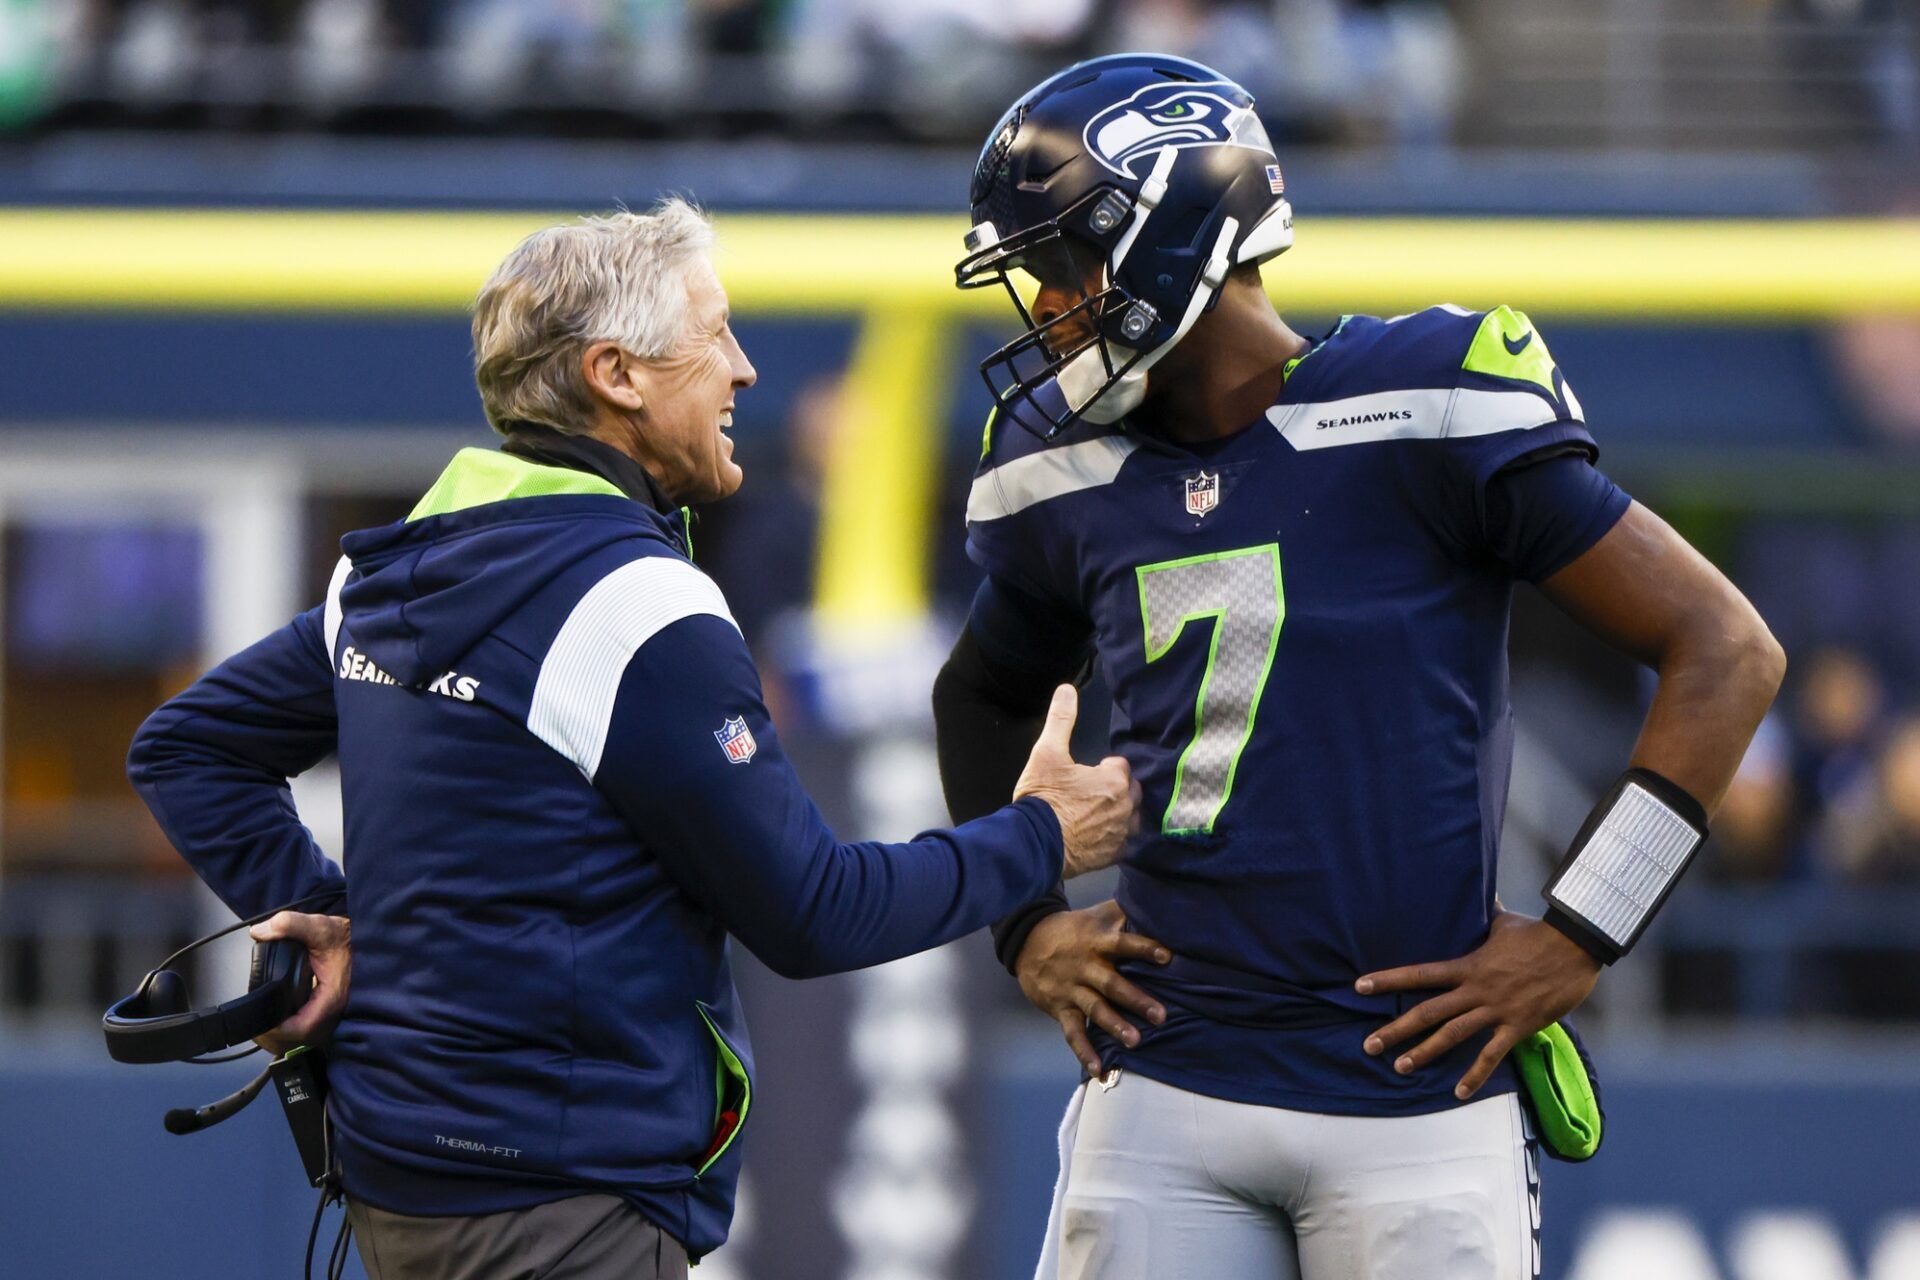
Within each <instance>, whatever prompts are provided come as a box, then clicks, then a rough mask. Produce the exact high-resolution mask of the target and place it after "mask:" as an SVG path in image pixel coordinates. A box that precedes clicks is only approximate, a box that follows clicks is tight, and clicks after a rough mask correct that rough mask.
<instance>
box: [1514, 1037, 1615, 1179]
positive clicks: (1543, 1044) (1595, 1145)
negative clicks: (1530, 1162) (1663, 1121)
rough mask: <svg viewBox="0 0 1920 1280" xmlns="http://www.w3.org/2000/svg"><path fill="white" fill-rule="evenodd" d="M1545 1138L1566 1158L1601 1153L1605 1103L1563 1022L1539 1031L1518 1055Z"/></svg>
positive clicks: (1543, 1138) (1531, 1101)
mask: <svg viewBox="0 0 1920 1280" xmlns="http://www.w3.org/2000/svg"><path fill="white" fill-rule="evenodd" d="M1513 1060H1514V1064H1515V1065H1516V1066H1517V1067H1519V1069H1520V1083H1521V1084H1522V1085H1523V1086H1524V1087H1525V1088H1526V1091H1527V1100H1528V1102H1530V1103H1531V1104H1532V1107H1533V1117H1534V1121H1535V1123H1536V1125H1537V1126H1538V1128H1539V1130H1540V1140H1541V1141H1542V1142H1545V1143H1546V1144H1547V1146H1548V1148H1549V1149H1550V1150H1552V1152H1553V1153H1554V1154H1555V1155H1557V1156H1559V1157H1560V1158H1561V1159H1563V1160H1585V1159H1586V1158H1587V1157H1589V1156H1591V1155H1592V1154H1593V1153H1594V1152H1596V1151H1598V1150H1599V1149H1600V1103H1599V1100H1598V1099H1596V1098H1595V1097H1594V1096H1593V1081H1592V1080H1590V1079H1589V1078H1588V1077H1587V1065H1586V1063H1584V1062H1582V1061H1581V1060H1580V1051H1579V1050H1578V1049H1575V1048H1574V1047H1573V1037H1572V1036H1570V1035H1568V1034H1567V1029H1566V1028H1565V1027H1563V1026H1561V1025H1560V1024H1559V1023H1557V1022H1556V1023H1554V1024H1553V1025H1552V1026H1550V1027H1548V1028H1546V1029H1545V1030H1544V1031H1536V1032H1534V1033H1533V1034H1532V1035H1530V1036H1528V1037H1527V1038H1526V1039H1525V1040H1522V1041H1521V1042H1520V1044H1519V1047H1518V1048H1516V1049H1515V1050H1514V1051H1513Z"/></svg>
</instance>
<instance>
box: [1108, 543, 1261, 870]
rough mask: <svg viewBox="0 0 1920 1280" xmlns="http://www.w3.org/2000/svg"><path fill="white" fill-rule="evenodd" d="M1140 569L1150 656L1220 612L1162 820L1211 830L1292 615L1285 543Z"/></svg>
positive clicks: (1181, 828) (1168, 828) (1179, 830)
mask: <svg viewBox="0 0 1920 1280" xmlns="http://www.w3.org/2000/svg"><path fill="white" fill-rule="evenodd" d="M1134 573H1135V575H1136V576H1137V577H1138V578H1139V581H1140V624H1141V629H1142V631H1144V632H1145V634H1146V643H1147V661H1148V663H1154V662H1157V661H1159V660H1160V659H1161V658H1163V657H1165V656H1166V655H1167V653H1168V652H1169V651H1170V650H1171V649H1172V648H1173V646H1174V642H1175V641H1177V640H1179V638H1180V634H1181V632H1182V631H1183V630H1184V629H1185V628H1186V625H1187V623H1189V622H1193V621H1198V620H1201V619H1207V618H1211V619H1212V620H1213V638H1212V640H1211V642H1210V643H1209V645H1208V648H1207V668H1206V672H1205V674H1203V675H1202V676H1201V677H1200V691H1199V693H1198V694H1196V695H1195V697H1194V700H1193V740H1192V741H1191V742H1189V743H1188V744H1187V748H1186V750H1185V751H1182V752H1181V753H1180V762H1179V764H1178V765H1177V766H1175V769H1174V777H1173V798H1172V799H1171V800H1169V801H1168V802H1167V811H1166V814H1165V816H1164V817H1163V818H1162V819H1161V822H1160V830H1161V832H1162V833H1163V834H1166V835H1204V834H1206V833H1208V832H1211V831H1212V830H1213V824H1214V822H1215V820H1216V819H1218V818H1219V816H1220V810H1221V809H1222V808H1223V807H1224V806H1225V805H1226V803H1227V797H1228V796H1230V795H1232V793H1233V775H1234V771H1235V770H1236V769H1237V768H1238V767H1239V764H1240V753H1241V752H1243V751H1245V750H1246V749H1247V741H1248V739H1250V738H1251V737H1252V736H1253V717H1254V715H1255V713H1256V712H1258V711H1259V709H1260V695H1261V693H1263V692H1264V691H1265V690H1266V687H1267V676H1268V674H1269V673H1270V672H1271V671H1272V670H1273V655H1274V650H1275V648H1276V647H1277V646H1278V645H1279V643H1280V625H1281V623H1283V622H1285V621H1286V616H1287V606H1286V595H1285V593H1284V591H1283V590H1282V588H1281V585H1280V547H1279V544H1277V543H1271V542H1270V543H1268V544H1266V545H1265V546H1260V547H1246V548H1244V549H1242V550H1239V551H1219V552H1215V553H1213V554H1211V555H1204V556H1188V557H1186V558H1185V559H1182V560H1164V561H1162V562H1160V563H1159V564H1143V565H1141V566H1140V567H1139V568H1137V569H1136V570H1134Z"/></svg>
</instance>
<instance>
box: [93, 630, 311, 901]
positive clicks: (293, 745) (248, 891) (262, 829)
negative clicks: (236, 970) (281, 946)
mask: <svg viewBox="0 0 1920 1280" xmlns="http://www.w3.org/2000/svg"><path fill="white" fill-rule="evenodd" d="M324 631H325V623H324V619H323V610H321V609H312V610H309V611H308V612H306V613H303V614H301V615H300V616H299V617H297V618H295V619H294V620H293V621H292V622H290V623H288V624H287V625H286V626H284V627H282V628H280V630H278V631H276V632H274V633H273V634H272V635H270V636H268V637H266V638H265V639H264V640H261V641H260V642H258V643H257V644H255V645H253V646H251V647H250V648H248V649H245V650H243V651H241V652H240V653H237V654H235V655H234V656H233V657H231V658H229V659H227V660H226V661H225V662H223V663H221V664H220V665H219V666H217V667H215V668H214V669H213V670H212V671H209V672H208V673H207V674H206V675H204V676H202V677H201V678H200V679H199V680H197V681H195V682H194V684H193V685H192V686H191V687H190V688H188V689H187V690H185V691H184V692H183V693H181V694H179V695H178V696H177V697H175V698H173V699H171V700H170V701H168V702H167V703H166V704H165V705H164V706H162V707H161V708H160V709H159V710H158V711H155V712H154V713H153V714H152V715H151V716H148V717H147V720H146V723H145V724H143V725H141V726H140V730H139V732H138V733H136V734H135V735H134V738H133V745H132V748H131V749H130V750H129V751H128V753H127V776H128V778H129V780H130V781H131V782H132V783H133V788H134V790H135V791H137V792H138V793H139V795H140V798H141V799H142V800H144V801H145V802H146V805H147V808H148V809H150V810H152V812H153V816H154V819H155V820H156V821H157V822H158V823H159V824H160V829H161V830H162V831H164V832H165V833H166V836H167V839H168V840H169V841H171V842H172V844H173V847H174V848H175V849H177V850H179V851H180V855H181V856H182V857H183V858H185V859H186V860H187V862H188V864H189V865H191V866H192V867H193V869H194V872H195V873H196V874H198V875H199V877H200V879H201V880H203V881H205V882H206V885H207V887H208V888H210V889H212V890H213V891H214V893H215V894H217V895H219V898H220V900H221V901H222V902H224V903H226V904H227V906H228V907H230V908H231V909H232V910H233V912H234V913H235V914H236V915H239V916H242V917H245V916H251V915H258V914H259V913H260V912H262V911H265V910H268V909H269V908H271V907H273V906H274V905H276V904H278V903H282V902H291V901H293V900H294V899H295V898H302V897H306V896H307V895H309V894H312V893H315V892H317V891H319V890H322V889H332V888H338V887H341V886H343V885H344V883H345V881H344V878H343V876H342V875H341V872H340V868H339V867H338V866H336V865H335V864H334V863H333V862H332V861H331V860H330V859H328V858H327V856H326V855H325V854H323V853H322V852H321V851H320V847H319V846H318V845H317V844H315V843H314V839H313V834H312V833H311V832H310V831H308V830H307V828H306V827H305V826H304V825H302V823H301V821H300V816H299V814H298V813H296V812H295V811H294V807H293V793H292V791H291V790H290V789H289V788H288V786H287V779H288V778H292V777H296V776H298V775H299V774H302V773H304V772H306V771H307V770H308V769H311V768H312V767H313V766H314V765H316V764H318V763H320V761H321V760H323V759H325V758H326V757H327V756H329V755H331V754H332V753H333V751H334V748H335V746H336V745H337V743H338V723H337V721H336V719H335V713H334V705H333V663H332V661H331V660H330V659H329V658H328V656H327V649H326V641H325V638H324Z"/></svg>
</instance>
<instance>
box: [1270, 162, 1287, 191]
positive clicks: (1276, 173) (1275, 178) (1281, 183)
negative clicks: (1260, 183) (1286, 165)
mask: <svg viewBox="0 0 1920 1280" xmlns="http://www.w3.org/2000/svg"><path fill="white" fill-rule="evenodd" d="M1267 190H1269V191H1271V192H1273V194H1275V195H1284V194H1285V193H1286V190H1287V180H1286V179H1285V178H1283V177H1281V176H1280V166H1279V165H1277V164H1270V165H1268V166H1267Z"/></svg>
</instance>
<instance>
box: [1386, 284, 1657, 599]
mask: <svg viewBox="0 0 1920 1280" xmlns="http://www.w3.org/2000/svg"><path fill="white" fill-rule="evenodd" d="M1456 332H1457V333H1458V334H1459V337H1458V339H1457V340H1456V341H1455V342H1454V343H1452V344H1451V350H1452V351H1454V352H1458V353H1459V354H1458V357H1457V358H1458V361H1459V364H1458V368H1457V370H1456V372H1455V374H1454V378H1453V381H1454V384H1455V386H1454V391H1453V394H1452V397H1451V401H1450V403H1449V405H1448V408H1447V414H1446V420H1445V425H1444V428H1443V430H1442V431H1441V433H1440V438H1439V439H1438V440H1436V441H1435V442H1434V444H1433V449H1434V454H1435V456H1433V457H1431V458H1429V459H1427V460H1426V463H1425V465H1423V466H1422V467H1421V469H1420V471H1421V474H1419V475H1418V476H1416V477H1414V484H1415V489H1416V491H1417V494H1418V500H1419V501H1420V502H1421V503H1422V505H1424V506H1425V507H1426V509H1427V512H1428V515H1429V517H1430V518H1431V520H1432V522H1433V524H1434V526H1435V528H1436V530H1437V531H1438V532H1439V534H1440V536H1441V537H1442V538H1443V539H1444V540H1445V541H1447V542H1448V543H1449V544H1451V545H1452V546H1453V547H1454V548H1455V549H1456V550H1457V551H1458V552H1459V553H1461V554H1463V555H1468V556H1478V555H1487V554H1491V555H1492V556H1494V557H1495V558H1496V559H1499V560H1501V561H1502V562H1503V563H1505V564H1507V565H1508V567H1509V568H1511V569H1512V570H1513V571H1514V573H1515V574H1516V575H1517V576H1534V575H1535V574H1538V573H1540V572H1541V566H1542V565H1544V564H1546V563H1548V562H1549V561H1551V560H1552V559H1553V557H1554V556H1555V555H1557V554H1559V553H1561V552H1563V551H1564V550H1565V546H1566V545H1570V543H1571V542H1577V541H1578V536H1580V535H1573V536H1571V537H1569V536H1568V535H1567V533H1566V531H1565V530H1559V531H1557V532H1552V533H1549V532H1543V531H1541V530H1540V529H1537V528H1535V527H1533V526H1531V525H1526V524H1524V521H1528V520H1533V519H1536V518H1538V517H1540V516H1541V515H1542V514H1543V513H1544V512H1548V511H1551V510H1552V508H1551V503H1550V501H1549V500H1548V498H1547V497H1546V496H1544V495H1539V494H1536V493H1535V492H1534V490H1535V489H1536V488H1538V487H1539V486H1538V485H1534V484H1530V485H1528V486H1526V488H1527V492H1526V494H1525V495H1523V496H1524V497H1525V498H1527V499H1529V500H1528V501H1523V502H1522V503H1521V504H1520V507H1519V508H1518V509H1519V510H1521V511H1522V512H1523V514H1522V515H1521V517H1520V519H1521V520H1522V521H1523V523H1522V524H1521V525H1517V526H1516V525H1511V524H1510V523H1501V521H1509V520H1510V517H1511V514H1512V511H1513V510H1514V509H1515V508H1514V507H1513V503H1512V502H1511V501H1507V502H1505V503H1504V505H1503V502H1502V500H1501V499H1500V498H1498V497H1497V496H1496V495H1495V494H1494V493H1493V489H1494V486H1495V484H1496V478H1497V477H1500V476H1502V475H1503V474H1505V473H1507V472H1509V471H1511V470H1513V469H1515V468H1521V467H1529V468H1530V467H1531V466H1532V465H1533V464H1538V463H1542V462H1544V461H1547V460H1551V459H1556V458H1560V457H1565V458H1568V459H1570V460H1572V461H1574V462H1577V463H1579V464H1581V465H1582V466H1584V467H1585V468H1586V471H1587V472H1591V471H1592V465H1591V464H1592V463H1593V462H1594V461H1595V460H1597V459H1598V457H1599V453H1600V450H1599V446H1598V445H1597V444H1596V443H1595V442H1594V439H1593V436H1592V434H1591V433H1590V432H1589V431H1588V429H1587V424H1586V420H1585V416H1584V410H1583V409H1582V408H1581V405H1580V400H1579V397H1577V396H1576V395H1575V394H1574V391H1573V387H1572V386H1571V385H1570V384H1569V383H1568V381H1567V378H1566V375H1565V374H1564V373H1563V372H1562V371H1561V369H1560V366H1559V365H1558V363H1556V362H1555V360H1554V358H1553V353H1552V352H1551V351H1550V350H1549V349H1548V347H1547V342H1546V339H1545V337H1543V336H1542V335H1541V333H1540V332H1539V330H1538V329H1537V328H1536V327H1535V326H1534V324H1533V322H1532V321H1531V320H1530V319H1529V318H1528V317H1527V315H1526V313H1525V312H1523V311H1515V310H1514V309H1512V308H1511V307H1504V306H1502V307H1495V308H1494V309H1493V310H1491V311H1487V312H1481V313H1468V314H1467V315H1464V316H1462V317H1461V318H1460V320H1459V324H1458V329H1457V331H1456ZM1592 474H1593V475H1594V476H1595V477H1597V479H1598V480H1599V481H1600V482H1602V483H1603V484H1604V491H1603V490H1601V489H1597V488H1594V487H1593V486H1586V485H1583V481H1584V479H1585V475H1586V473H1585V472H1582V471H1580V470H1578V469H1559V468H1556V469H1554V470H1553V471H1551V472H1548V473H1546V478H1548V479H1553V480H1558V481H1560V483H1559V484H1558V485H1557V486H1556V487H1555V489H1554V493H1555V494H1557V495H1558V496H1559V497H1560V498H1562V499H1564V500H1567V501H1570V502H1573V503H1575V505H1576V507H1577V510H1576V511H1574V512H1573V513H1571V514H1570V515H1569V517H1568V518H1569V519H1570V520H1571V521H1572V522H1573V523H1576V524H1579V523H1582V522H1588V523H1591V522H1593V521H1597V520H1599V519H1601V518H1602V517H1601V516H1600V515H1598V514H1596V511H1597V510H1598V509H1601V508H1605V507H1607V506H1608V505H1609V504H1611V503H1613V502H1615V497H1614V495H1618V504H1617V505H1618V509H1617V510H1614V511H1613V512H1612V518H1611V519H1609V520H1607V521H1606V525H1605V527H1602V528H1601V529H1600V531H1599V532H1600V533H1604V532H1605V531H1606V528H1607V527H1611V523H1612V520H1613V519H1618V518H1619V513H1620V512H1621V511H1624V510H1625V507H1626V503H1625V500H1624V495H1619V491H1618V490H1617V489H1614V488H1613V486H1612V485H1611V484H1610V483H1606V482H1605V477H1604V476H1599V475H1598V473H1597V472H1593V473H1592ZM1589 490H1592V491H1591V492H1589ZM1606 491H1610V492H1606ZM1590 500H1591V502H1590ZM1593 504H1597V506H1595V505H1593ZM1496 517H1498V518H1496ZM1583 531H1584V530H1583ZM1593 536H1594V538H1595V539H1597V538H1598V536H1599V534H1598V533H1596V534H1594V535H1593ZM1588 545H1591V544H1590V543H1589V544H1588ZM1580 549H1581V550H1584V549H1585V548H1584V547H1581V548H1580ZM1574 554H1578V552H1577V551H1576V552H1575V553H1574ZM1560 563H1565V561H1564V560H1562V561H1561V562H1560ZM1557 567H1559V566H1558V565H1554V566H1553V568H1557ZM1551 571H1552V569H1551V568H1549V569H1547V570H1545V572H1551Z"/></svg>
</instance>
